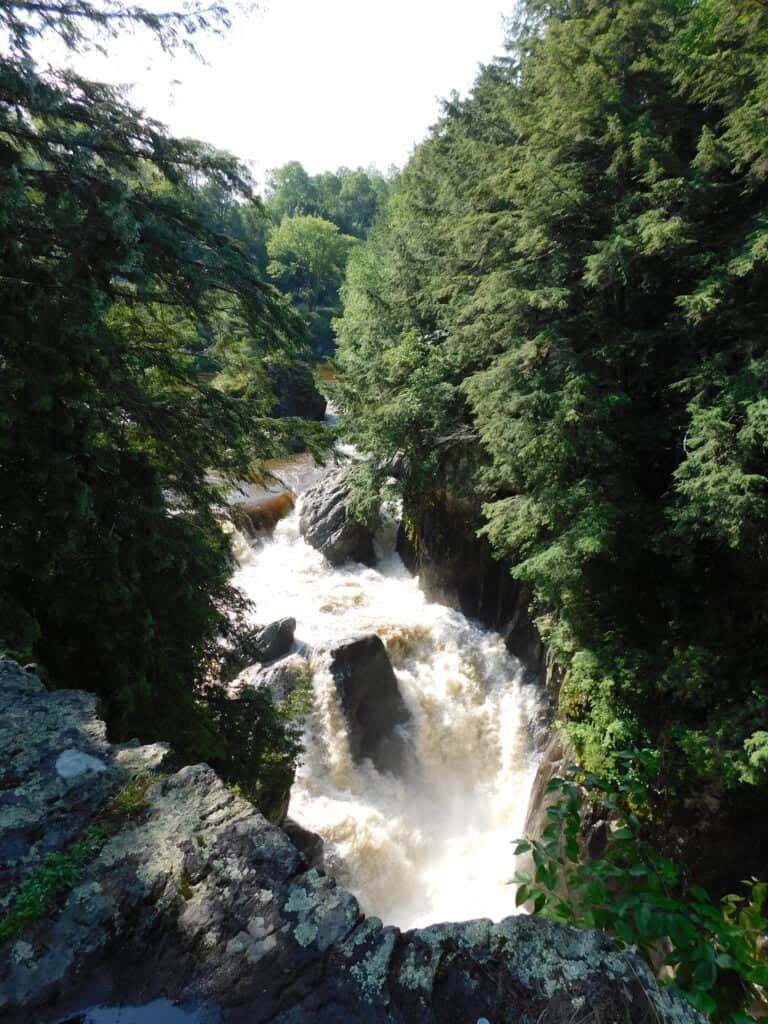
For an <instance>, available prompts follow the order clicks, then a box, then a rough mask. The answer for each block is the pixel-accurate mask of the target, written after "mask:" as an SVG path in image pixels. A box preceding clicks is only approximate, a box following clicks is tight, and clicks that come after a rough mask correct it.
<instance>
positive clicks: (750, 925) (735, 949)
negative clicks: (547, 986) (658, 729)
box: [514, 753, 768, 1024]
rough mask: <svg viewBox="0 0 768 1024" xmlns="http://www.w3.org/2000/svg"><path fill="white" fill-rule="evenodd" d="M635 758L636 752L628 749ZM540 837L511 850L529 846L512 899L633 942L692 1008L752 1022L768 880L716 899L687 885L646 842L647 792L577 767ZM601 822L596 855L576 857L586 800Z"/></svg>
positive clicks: (739, 1023) (561, 787) (760, 992)
mask: <svg viewBox="0 0 768 1024" xmlns="http://www.w3.org/2000/svg"><path fill="white" fill-rule="evenodd" d="M629 756H632V757H638V756H639V757H641V756H642V755H637V754H635V753H632V754H631V755H630V753H628V754H627V757H629ZM547 793H549V794H557V799H556V800H555V802H554V803H553V804H552V806H550V807H549V808H548V810H547V817H548V824H547V826H546V828H545V829H544V831H543V833H542V837H541V839H539V840H531V839H529V840H520V841H518V842H517V843H516V844H515V853H516V854H530V857H531V859H532V863H533V874H531V873H530V872H518V873H517V874H516V875H515V877H514V881H515V882H516V883H517V884H518V890H517V897H516V899H517V904H518V906H520V905H522V904H530V906H531V908H532V910H533V912H534V913H537V914H542V915H543V916H546V917H548V918H551V919H553V920H556V921H560V922H562V923H564V924H569V925H576V926H577V927H580V928H599V929H601V930H602V931H605V932H607V933H609V934H611V935H614V936H616V938H617V939H619V940H621V941H622V942H624V943H626V944H628V945H630V946H635V947H636V948H637V950H638V952H639V953H640V955H641V956H642V957H643V958H644V959H645V960H646V961H647V962H648V963H649V964H650V966H651V967H652V968H653V969H654V970H656V971H658V972H659V973H660V975H661V976H662V978H663V979H664V980H666V981H668V982H669V983H671V984H672V985H673V986H674V987H676V988H677V989H678V990H679V991H680V992H681V993H682V995H683V996H684V997H685V998H686V999H687V1000H688V1002H689V1003H691V1005H692V1006H694V1007H695V1008H696V1009H697V1010H699V1011H700V1012H702V1013H705V1014H707V1015H709V1016H710V1018H711V1020H712V1021H714V1022H717V1024H749V1022H751V1021H753V1020H754V1019H755V1018H754V1017H753V1016H751V1013H750V1010H751V1009H752V1008H755V1007H757V1006H758V1005H759V1004H762V1005H765V998H766V991H767V990H768V962H767V961H766V954H765V945H764V940H765V933H766V929H767V928H768V920H766V917H765V913H764V907H765V903H766V898H767V897H768V884H766V883H765V882H760V881H758V880H757V879H754V878H752V879H749V880H748V881H746V882H745V883H744V887H745V888H744V893H743V894H742V895H735V894H734V895H728V896H725V897H724V898H723V899H722V900H721V902H720V903H719V904H717V903H715V902H714V901H713V900H712V899H711V898H710V897H709V895H708V894H707V893H706V892H705V891H704V889H702V888H700V887H698V886H695V885H688V884H687V881H686V879H685V876H684V873H683V871H682V869H681V868H680V867H679V865H677V864H676V863H675V862H674V861H673V859H672V858H670V857H667V856H663V855H662V854H660V853H659V852H658V851H657V850H656V849H655V848H654V846H653V845H652V844H651V843H650V842H649V841H648V840H647V838H646V832H645V829H644V824H643V821H642V820H641V817H640V816H639V814H638V813H637V811H638V810H639V809H640V808H642V807H643V806H647V800H648V795H649V794H648V793H647V792H645V791H642V792H641V791H640V789H639V788H638V785H637V784H634V783H632V784H630V783H628V784H626V785H623V786H615V785H611V786H609V785H608V784H606V783H604V782H602V781H601V780H600V779H598V778H597V777H595V776H594V775H592V774H590V773H588V772H585V771H583V770H582V769H580V768H578V767H574V768H572V769H571V770H570V771H569V773H568V774H567V777H566V778H565V779H553V780H552V781H551V782H550V784H549V786H548V787H547ZM587 801H589V802H592V803H597V804H599V805H600V806H601V807H602V808H603V811H604V814H605V816H606V818H607V820H608V822H609V823H610V824H609V829H608V838H607V843H606V847H605V850H604V852H603V854H602V856H600V857H598V858H596V859H594V860H592V861H590V862H589V863H586V862H585V860H584V859H583V858H582V844H581V842H580V839H581V832H582V821H583V812H584V809H585V804H586V802H587Z"/></svg>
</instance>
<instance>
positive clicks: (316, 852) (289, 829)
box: [281, 818, 325, 871]
mask: <svg viewBox="0 0 768 1024" xmlns="http://www.w3.org/2000/svg"><path fill="white" fill-rule="evenodd" d="M281 828H282V830H283V832H285V834H286V835H287V836H288V838H289V839H290V840H291V842H292V843H293V845H294V846H295V847H296V849H297V850H298V851H299V853H300V854H302V855H303V857H304V860H305V861H306V862H307V867H310V868H316V869H317V870H318V871H325V846H324V844H323V837H322V836H319V835H318V834H317V832H311V831H310V830H309V829H308V828H304V826H303V825H300V824H299V823H298V821H294V820H293V818H286V819H285V821H284V822H283V824H282V826H281Z"/></svg>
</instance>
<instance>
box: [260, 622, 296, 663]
mask: <svg viewBox="0 0 768 1024" xmlns="http://www.w3.org/2000/svg"><path fill="white" fill-rule="evenodd" d="M295 632H296V619H291V618H286V619H278V620H277V621H276V622H270V624H269V625H268V626H263V627H262V628H261V629H259V630H257V632H256V634H255V635H254V639H253V644H254V650H255V651H256V660H257V661H261V662H265V661H276V660H277V658H282V657H283V656H284V655H286V654H287V653H288V652H289V651H290V649H291V647H292V646H293V634H294V633H295Z"/></svg>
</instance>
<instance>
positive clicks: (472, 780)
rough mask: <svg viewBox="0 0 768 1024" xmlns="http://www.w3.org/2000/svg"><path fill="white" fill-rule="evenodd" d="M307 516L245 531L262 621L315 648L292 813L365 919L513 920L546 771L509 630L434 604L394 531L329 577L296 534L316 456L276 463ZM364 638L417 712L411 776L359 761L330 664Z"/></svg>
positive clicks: (243, 572)
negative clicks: (519, 869)
mask: <svg viewBox="0 0 768 1024" xmlns="http://www.w3.org/2000/svg"><path fill="white" fill-rule="evenodd" d="M275 471H276V472H277V473H278V475H279V476H281V478H282V479H284V480H285V481H286V483H287V484H288V485H289V486H290V487H291V488H292V490H293V491H294V492H297V493H298V495H299V497H298V508H297V509H294V511H293V512H291V514H289V515H288V516H287V517H286V518H284V519H282V520H281V521H280V522H279V523H278V524H277V526H276V527H275V528H274V531H273V532H272V533H271V534H268V535H267V534H264V535H261V536H258V535H257V536H251V537H246V536H245V535H244V534H242V533H237V534H236V537H235V541H236V543H235V549H236V550H235V553H236V556H237V559H238V569H237V571H236V574H235V577H234V582H235V584H236V585H237V586H239V587H240V588H241V589H242V590H243V591H244V592H245V593H246V594H247V595H248V597H249V598H251V600H252V601H253V603H254V622H259V623H266V622H270V621H272V620H274V619H277V618H281V617H283V616H292V617H293V618H295V619H296V622H297V627H296V641H297V644H298V646H299V648H300V649H302V650H305V651H306V652H308V653H309V652H312V653H311V654H310V657H309V661H308V667H309V670H310V671H311V675H312V685H313V689H314V695H315V700H314V705H315V706H314V711H313V712H312V714H311V715H310V717H309V719H308V721H307V724H306V734H305V754H304V756H303V759H302V763H301V765H300V767H299V770H298V773H297V777H296V781H295V783H294V786H293V789H292V791H291V803H290V810H289V814H290V816H291V817H292V818H294V819H295V820H296V821H298V822H299V823H300V824H301V825H303V826H305V827H306V828H309V829H311V830H312V831H315V832H318V833H319V834H320V835H321V836H322V837H323V839H324V840H325V849H326V867H327V870H328V871H329V872H330V873H332V874H333V875H334V877H336V878H337V879H338V881H339V882H340V883H341V884H343V885H344V886H345V887H346V888H348V889H349V890H350V891H351V892H353V893H354V894H355V895H356V896H357V898H358V899H359V901H360V904H361V906H362V909H363V910H364V911H365V912H366V913H367V914H369V915H375V916H377V917H379V918H381V919H382V920H383V921H384V923H385V924H395V925H398V926H400V927H401V928H411V927H417V926H422V925H427V924H432V923H436V922H439V921H448V920H452V921H459V920H466V919H469V918H475V917H489V918H491V919H493V920H500V919H501V918H502V917H505V916H506V915H508V914H510V913H514V912H515V906H514V887H513V886H512V885H510V884H508V882H509V879H510V877H511V875H512V874H513V872H514V857H513V855H512V847H511V842H512V840H514V839H515V838H518V837H519V836H520V835H522V831H523V825H524V821H525V814H526V810H527V805H528V798H529V794H530V789H531V785H532V781H533V776H534V774H535V770H536V754H535V743H534V733H535V730H536V728H537V723H539V722H540V717H541V716H540V708H539V691H538V688H537V687H536V686H533V685H531V684H526V683H525V682H524V681H523V672H522V669H521V666H520V664H519V662H518V661H516V659H514V658H513V657H512V656H511V655H510V654H509V653H508V652H507V650H506V648H505V645H504V643H503V641H502V639H501V638H500V637H499V636H498V634H496V633H493V632H490V631H488V630H485V629H482V628H481V627H480V626H479V625H478V624H476V623H473V622H471V621H469V620H468V619H466V618H465V617H464V616H463V615H461V614H460V613H459V612H457V611H454V610H453V609H451V608H448V607H445V606H444V605H441V604H437V603H434V602H431V601H428V600H427V599H426V597H425V596H424V594H423V592H422V591H421V590H420V588H419V581H418V578H416V577H414V576H413V575H412V574H411V573H409V572H408V570H407V569H406V568H405V566H404V565H403V563H402V561H401V559H400V558H399V556H398V555H397V553H396V552H395V550H394V538H395V527H396V524H395V523H394V522H393V521H390V522H389V523H388V524H387V526H386V527H385V528H384V529H383V530H382V531H380V534H379V536H378V537H377V555H378V563H377V565H376V567H375V568H367V567H365V566H363V565H359V564H349V565H347V566H344V567H342V568H338V569H337V568H333V567H332V566H331V565H330V564H329V563H328V562H327V561H326V560H325V558H324V557H323V556H322V555H321V554H319V552H317V551H315V550H314V549H313V548H311V547H310V546H309V545H308V544H306V543H305V542H304V540H303V539H302V538H301V537H300V535H299V527H298V512H299V509H300V504H301V496H300V493H301V491H302V490H303V489H304V488H306V486H307V485H308V484H309V483H310V482H311V481H312V480H313V479H315V478H316V475H317V473H316V471H315V470H314V469H313V467H312V466H311V464H310V463H309V461H308V460H307V459H306V457H302V456H299V457H298V459H297V460H290V461H289V462H286V463H283V464H281V465H280V466H278V467H275ZM361 633H377V634H378V635H379V636H380V637H381V639H382V640H383V641H384V643H385V644H386V647H387V651H388V653H389V657H390V660H391V662H392V665H393V667H394V670H395V674H396V676H397V680H398V685H399V687H400V691H401V693H402V696H403V698H404V700H405V703H406V705H407V707H408V709H409V711H410V713H411V716H412V723H411V726H410V729H411V733H412V743H413V748H414V750H415V753H416V757H417V761H418V766H419V770H418V771H417V772H416V773H412V774H411V775H410V776H409V778H408V780H401V779H395V778H393V777H392V776H390V775H387V774H380V773H379V772H378V771H377V770H376V769H375V768H374V767H373V765H372V764H371V763H370V762H364V763H363V764H362V765H359V764H355V763H354V762H353V761H352V759H351V757H350V753H349V747H348V743H347V736H346V729H345V722H344V717H343V715H342V713H341V710H340V708H339V705H338V703H337V700H336V692H335V688H334V684H333V680H332V677H331V675H330V672H329V671H328V659H327V655H324V654H323V653H322V651H323V649H325V650H327V649H328V647H329V645H332V644H333V643H334V642H336V641H338V640H341V639H344V638H348V637H350V636H353V635H356V634H358V635H359V634H361Z"/></svg>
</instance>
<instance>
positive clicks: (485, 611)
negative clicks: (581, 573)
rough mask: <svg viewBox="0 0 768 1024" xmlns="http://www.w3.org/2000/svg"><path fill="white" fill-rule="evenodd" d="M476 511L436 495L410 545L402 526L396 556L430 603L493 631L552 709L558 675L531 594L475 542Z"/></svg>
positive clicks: (484, 543)
mask: <svg viewBox="0 0 768 1024" xmlns="http://www.w3.org/2000/svg"><path fill="white" fill-rule="evenodd" d="M482 525H483V523H482V519H481V517H480V513H479V508H478V507H477V505H475V504H473V503H472V502H471V501H470V500H469V499H467V498H466V497H464V496H456V495H451V496H448V495H445V494H439V493H438V494H436V495H435V497H434V500H433V501H432V503H431V504H430V506H429V515H428V516H426V515H425V516H424V517H423V518H422V520H421V522H420V524H419V528H418V530H417V532H416V534H415V535H414V536H413V538H412V539H409V536H408V533H407V532H406V530H405V529H403V527H402V526H401V528H400V530H399V532H398V536H397V551H398V553H399V555H400V557H401V558H402V559H403V561H404V562H405V564H406V566H407V567H408V568H409V569H410V570H411V571H412V572H413V573H415V574H416V575H418V577H419V583H420V584H421V587H422V589H423V590H424V592H425V593H426V594H427V596H428V597H430V598H432V599H433V600H436V601H441V602H443V603H444V604H448V605H450V606H451V607H453V608H457V609H458V610H459V611H461V612H462V613H463V614H464V615H466V616H467V617H468V618H472V619H477V620H478V621H479V622H482V624H483V625H484V626H487V627H488V628H490V629H495V630H496V632H498V633H500V634H501V636H502V637H503V638H504V641H505V643H506V645H507V648H508V649H509V651H510V653H512V654H514V656H515V657H516V658H519V659H520V661H521V662H522V663H523V665H524V666H525V668H526V669H527V670H528V671H529V672H530V673H531V674H533V675H536V676H538V677H539V678H540V679H541V681H542V682H543V683H544V684H545V685H546V689H547V692H548V693H549V695H550V697H551V699H552V701H553V703H555V704H556V703H557V697H558V693H559V690H560V685H561V683H562V670H561V669H560V667H559V666H558V665H557V664H556V663H555V661H554V659H553V658H552V657H551V655H549V653H548V652H547V650H546V648H545V647H544V645H543V643H542V641H541V637H540V636H539V633H538V631H537V629H536V627H535V625H534V624H533V619H532V616H531V613H530V609H529V606H530V603H531V596H532V595H531V591H530V588H529V587H528V586H527V585H526V584H525V583H521V582H520V581H519V580H516V579H513V577H512V575H511V573H510V565H509V564H508V563H506V562H504V561H503V560H499V559H497V558H495V557H494V554H493V551H492V549H491V545H490V543H489V542H488V539H487V538H486V537H484V536H478V531H479V530H480V528H481V526H482Z"/></svg>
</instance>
